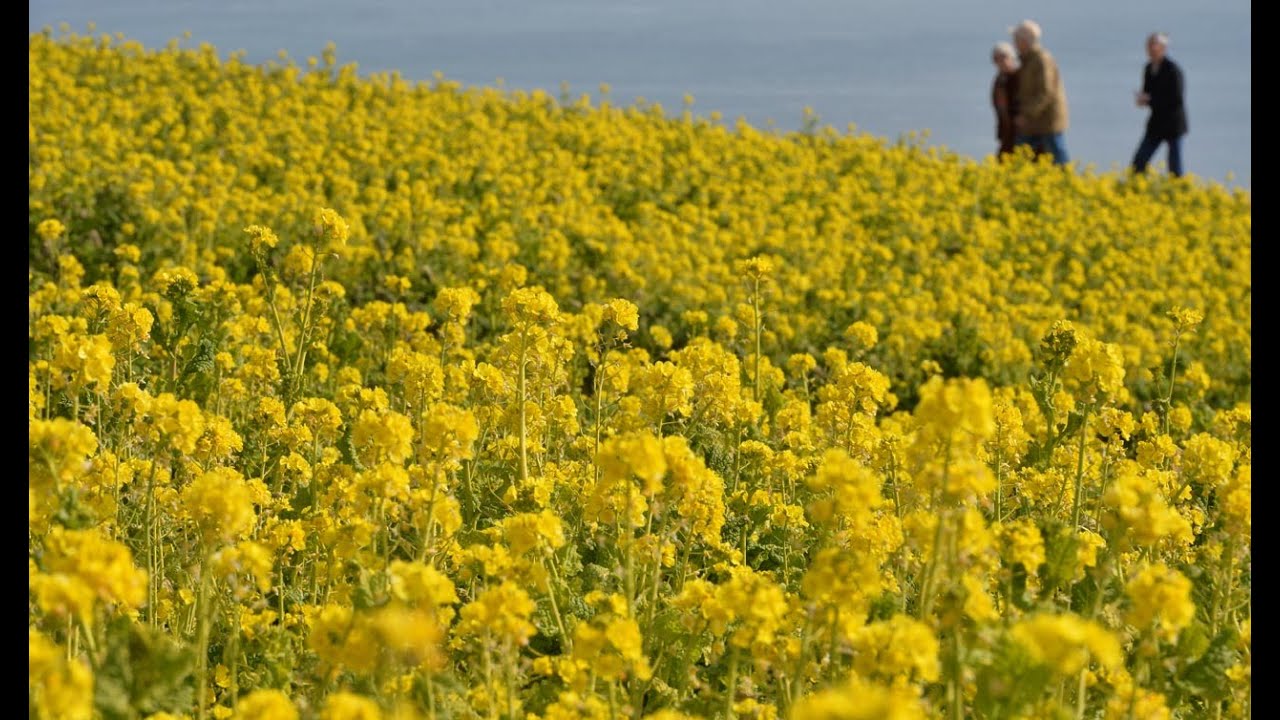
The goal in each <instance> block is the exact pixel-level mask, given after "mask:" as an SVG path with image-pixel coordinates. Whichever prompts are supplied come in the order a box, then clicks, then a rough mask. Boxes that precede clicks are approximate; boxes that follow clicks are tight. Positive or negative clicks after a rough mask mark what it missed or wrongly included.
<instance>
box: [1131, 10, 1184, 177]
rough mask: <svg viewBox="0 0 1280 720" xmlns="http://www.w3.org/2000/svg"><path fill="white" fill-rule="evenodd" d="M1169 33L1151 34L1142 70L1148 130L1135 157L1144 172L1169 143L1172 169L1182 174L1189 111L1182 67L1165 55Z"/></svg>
mask: <svg viewBox="0 0 1280 720" xmlns="http://www.w3.org/2000/svg"><path fill="white" fill-rule="evenodd" d="M1168 50H1169V36H1168V35H1165V34H1164V33H1152V34H1151V35H1149V36H1147V58H1148V59H1149V60H1150V62H1148V63H1147V65H1146V67H1144V68H1143V70H1142V92H1140V93H1138V95H1137V98H1136V100H1137V103H1138V107H1149V108H1151V114H1150V115H1149V116H1148V117H1147V130H1146V132H1145V133H1144V134H1143V136H1142V142H1141V143H1139V144H1138V151H1137V152H1136V153H1134V156H1133V169H1134V171H1135V172H1144V171H1146V169H1147V163H1148V162H1150V161H1151V156H1152V155H1155V152H1156V148H1158V147H1160V143H1167V144H1168V146H1169V172H1171V173H1173V175H1174V177H1182V136H1183V135H1186V134H1187V110H1186V107H1185V106H1184V105H1183V102H1182V68H1180V67H1178V65H1177V63H1175V62H1174V61H1173V60H1170V59H1169V58H1168V57H1165V54H1166V53H1167V52H1168Z"/></svg>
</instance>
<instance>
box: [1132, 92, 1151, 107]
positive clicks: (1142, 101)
mask: <svg viewBox="0 0 1280 720" xmlns="http://www.w3.org/2000/svg"><path fill="white" fill-rule="evenodd" d="M1133 100H1134V102H1135V103H1137V104H1138V107H1146V106H1148V105H1150V104H1151V96H1150V95H1148V94H1146V93H1144V92H1137V93H1134V94H1133Z"/></svg>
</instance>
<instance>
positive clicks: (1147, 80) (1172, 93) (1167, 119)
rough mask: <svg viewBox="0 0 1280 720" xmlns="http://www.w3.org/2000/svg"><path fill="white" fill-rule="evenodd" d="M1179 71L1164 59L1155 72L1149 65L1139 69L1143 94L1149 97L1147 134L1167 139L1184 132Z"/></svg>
mask: <svg viewBox="0 0 1280 720" xmlns="http://www.w3.org/2000/svg"><path fill="white" fill-rule="evenodd" d="M1182 91H1183V81H1182V68H1180V67H1178V64H1177V63H1175V62H1174V61H1172V60H1170V59H1169V58H1168V57H1166V58H1165V59H1164V60H1162V61H1161V62H1160V68H1159V69H1158V70H1156V71H1155V72H1154V73H1153V72H1152V71H1151V63H1147V65H1146V67H1144V68H1143V69H1142V92H1144V93H1146V94H1147V95H1148V96H1150V98H1151V103H1150V105H1151V115H1150V116H1149V117H1148V118H1147V135H1148V136H1149V137H1154V138H1159V139H1161V140H1168V139H1171V138H1177V137H1182V136H1183V135H1185V134H1186V133H1187V109H1186V107H1185V105H1184V104H1183V102H1182Z"/></svg>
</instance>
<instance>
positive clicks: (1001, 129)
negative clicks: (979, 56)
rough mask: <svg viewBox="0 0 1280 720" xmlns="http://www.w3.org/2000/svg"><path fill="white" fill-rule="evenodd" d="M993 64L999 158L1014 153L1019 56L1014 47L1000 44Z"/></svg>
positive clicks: (996, 47) (992, 50) (993, 103)
mask: <svg viewBox="0 0 1280 720" xmlns="http://www.w3.org/2000/svg"><path fill="white" fill-rule="evenodd" d="M991 62H992V63H993V64H994V65H995V66H996V77H995V80H994V81H993V82H992V84H991V105H992V107H994V108H995V111H996V140H997V141H999V143H1000V146H999V148H998V149H997V151H996V153H997V155H998V156H1004V155H1008V154H1009V153H1012V152H1013V142H1014V140H1015V139H1016V137H1017V136H1016V134H1015V133H1014V130H1013V116H1014V115H1015V114H1017V111H1018V104H1017V102H1015V100H1016V96H1017V93H1018V56H1017V54H1016V53H1015V52H1014V49H1013V46H1012V45H1010V44H1009V43H1007V42H998V43H996V45H995V47H994V48H992V49H991Z"/></svg>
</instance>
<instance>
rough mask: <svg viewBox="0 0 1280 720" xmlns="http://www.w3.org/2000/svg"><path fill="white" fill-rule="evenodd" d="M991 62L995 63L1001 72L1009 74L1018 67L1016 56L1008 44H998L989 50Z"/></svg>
mask: <svg viewBox="0 0 1280 720" xmlns="http://www.w3.org/2000/svg"><path fill="white" fill-rule="evenodd" d="M991 62H993V63H995V65H996V67H998V68H1000V71H1001V72H1005V73H1011V72H1013V71H1014V70H1016V69H1017V67H1018V54H1017V53H1016V52H1014V49H1013V46H1012V45H1010V44H1009V43H1007V42H998V43H996V44H995V47H993V48H991Z"/></svg>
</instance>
